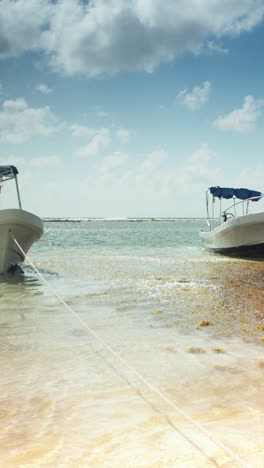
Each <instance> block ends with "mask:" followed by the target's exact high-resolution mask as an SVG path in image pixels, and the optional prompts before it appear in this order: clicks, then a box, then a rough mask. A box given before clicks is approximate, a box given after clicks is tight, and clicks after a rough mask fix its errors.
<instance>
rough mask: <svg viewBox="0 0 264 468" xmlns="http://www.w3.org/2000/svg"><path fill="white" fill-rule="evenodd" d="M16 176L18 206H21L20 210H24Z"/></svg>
mask: <svg viewBox="0 0 264 468" xmlns="http://www.w3.org/2000/svg"><path fill="white" fill-rule="evenodd" d="M13 174H14V172H13ZM14 176H15V182H16V191H17V199H18V205H19V208H20V210H22V205H21V198H20V193H19V187H18V181H17V176H16V174H14Z"/></svg>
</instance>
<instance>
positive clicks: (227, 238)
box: [200, 212, 264, 258]
mask: <svg viewBox="0 0 264 468" xmlns="http://www.w3.org/2000/svg"><path fill="white" fill-rule="evenodd" d="M200 237H201V239H202V240H203V243H204V246H205V247H206V248H208V249H210V250H212V251H214V252H219V253H223V254H226V255H235V256H246V257H255V258H256V257H264V212H261V213H252V214H248V215H244V216H239V217H237V218H233V219H229V220H227V221H226V222H224V223H222V224H221V225H220V226H218V227H217V228H215V229H213V230H212V231H209V232H204V231H201V232H200Z"/></svg>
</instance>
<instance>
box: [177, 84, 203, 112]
mask: <svg viewBox="0 0 264 468" xmlns="http://www.w3.org/2000/svg"><path fill="white" fill-rule="evenodd" d="M210 92H211V83H210V82H209V81H204V82H203V84H202V86H195V87H194V88H193V90H192V91H191V93H188V92H187V90H186V89H184V90H182V91H180V92H179V94H178V95H177V97H178V98H180V99H181V100H182V102H183V104H184V105H185V107H187V108H188V109H190V110H196V109H199V108H200V107H201V106H202V105H203V104H205V103H206V102H207V101H208V98H209V95H210Z"/></svg>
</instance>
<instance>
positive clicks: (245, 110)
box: [213, 96, 264, 133]
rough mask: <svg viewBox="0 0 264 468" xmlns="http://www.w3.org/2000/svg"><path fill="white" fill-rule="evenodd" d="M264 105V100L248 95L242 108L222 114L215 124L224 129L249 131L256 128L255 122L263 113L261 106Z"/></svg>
mask: <svg viewBox="0 0 264 468" xmlns="http://www.w3.org/2000/svg"><path fill="white" fill-rule="evenodd" d="M263 105H264V101H263V100H258V99H255V98H254V97H253V96H246V97H245V100H244V104H243V106H242V107H241V108H240V109H235V110H233V111H232V112H230V113H229V114H226V115H220V116H219V117H218V118H217V119H216V120H215V121H214V122H213V125H214V127H216V128H219V130H223V131H233V132H239V133H242V132H249V131H251V130H254V128H255V124H256V122H257V120H258V118H259V117H260V116H261V114H262V112H261V108H262V107H263Z"/></svg>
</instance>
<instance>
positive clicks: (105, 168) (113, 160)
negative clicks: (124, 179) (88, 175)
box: [100, 152, 128, 175]
mask: <svg viewBox="0 0 264 468" xmlns="http://www.w3.org/2000/svg"><path fill="white" fill-rule="evenodd" d="M127 159H128V157H127V155H125V154H122V153H119V152H115V153H113V154H112V155H110V156H106V157H105V158H104V159H103V161H102V163H101V166H100V172H101V173H102V174H104V175H109V174H110V173H111V172H112V171H116V169H118V168H120V167H121V166H123V165H124V164H125V162H126V161H127Z"/></svg>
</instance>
